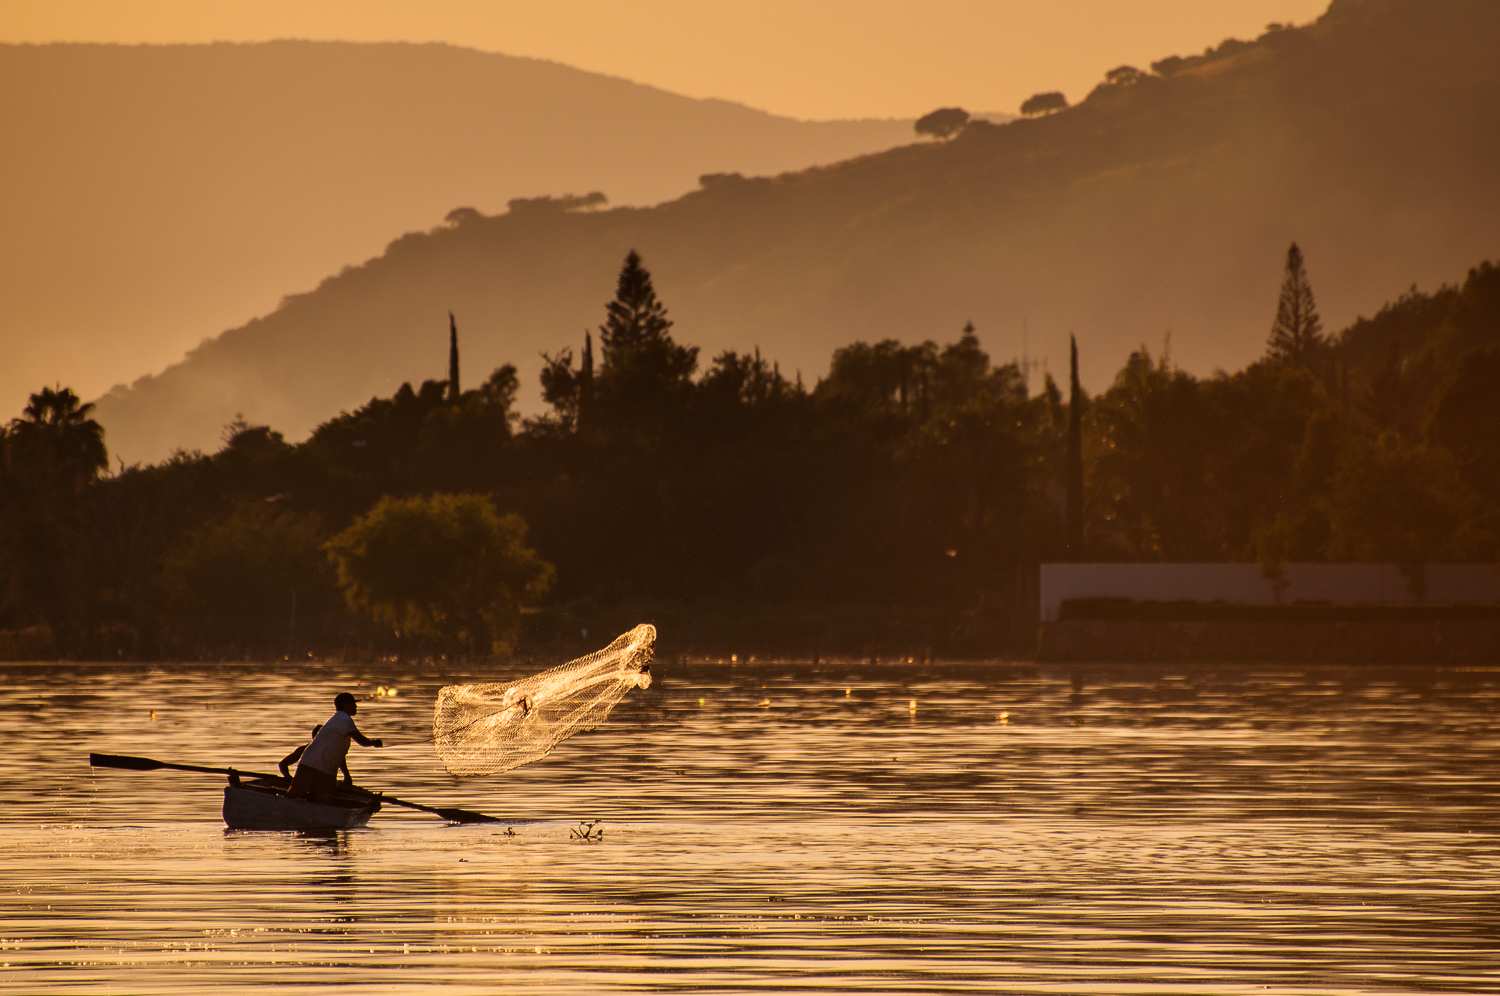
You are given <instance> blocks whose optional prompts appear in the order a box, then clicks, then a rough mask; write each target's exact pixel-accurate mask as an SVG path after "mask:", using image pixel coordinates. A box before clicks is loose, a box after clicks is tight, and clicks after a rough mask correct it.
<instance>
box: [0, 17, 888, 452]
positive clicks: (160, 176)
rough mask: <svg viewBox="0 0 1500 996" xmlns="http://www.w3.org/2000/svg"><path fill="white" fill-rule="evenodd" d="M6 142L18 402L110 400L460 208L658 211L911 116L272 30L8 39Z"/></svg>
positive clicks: (880, 136) (838, 152)
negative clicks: (73, 393)
mask: <svg viewBox="0 0 1500 996" xmlns="http://www.w3.org/2000/svg"><path fill="white" fill-rule="evenodd" d="M0 135H3V136H4V148H5V154H4V155H3V156H0V189H3V190H4V191H5V194H4V195H3V196H0V327H3V328H5V330H6V334H7V339H6V344H7V346H6V357H5V359H6V362H5V363H3V364H0V405H3V406H4V407H5V408H7V409H9V408H11V407H14V406H16V405H20V404H21V403H23V402H24V400H25V398H26V395H27V394H28V393H29V392H31V391H33V390H35V389H36V385H37V384H38V383H43V382H45V383H53V382H55V381H56V380H59V379H62V380H64V381H66V382H69V383H72V384H73V385H74V386H75V388H77V389H78V390H80V391H84V392H86V393H87V394H89V395H96V394H99V393H102V392H103V391H105V390H107V389H108V388H109V387H110V386H111V385H113V384H116V383H120V382H121V381H130V380H134V379H135V378H137V377H139V376H140V375H142V374H144V373H149V372H153V371H157V370H161V369H163V368H165V367H166V366H168V365H169V364H171V363H174V362H176V361H177V360H179V359H181V357H182V355H183V353H184V352H186V351H187V350H188V349H190V348H191V347H193V346H195V345H197V344H198V343H199V342H200V341H202V340H203V339H204V338H206V337H209V336H214V335H217V334H218V333H220V332H222V331H224V330H225V329H226V328H231V327H234V326H237V325H239V324H241V323H242V322H244V321H245V320H246V319H248V318H250V317H252V316H254V315H257V314H264V313H266V312H269V311H270V310H272V309H273V308H274V307H275V306H276V303H277V302H278V301H279V300H280V299H281V297H282V295H284V294H288V293H294V292H299V291H305V290H308V289H310V288H312V287H314V286H316V285H317V283H318V281H319V280H321V279H322V278H323V277H325V276H327V275H328V274H330V273H334V272H336V271H337V270H338V269H340V268H341V267H343V266H345V265H347V264H349V263H358V262H360V261H362V260H365V259H368V258H369V257H371V256H373V255H376V254H378V253H379V252H380V251H381V249H382V247H384V246H385V244H386V243H387V242H389V241H390V240H391V238H392V237H393V236H395V235H398V234H400V233H401V232H405V231H410V230H412V229H424V228H429V227H431V226H432V225H434V224H437V223H438V222H439V221H441V219H442V217H443V216H444V215H445V214H447V212H448V211H449V210H451V209H452V208H455V207H459V206H461V205H468V206H472V207H475V208H478V209H480V210H483V211H486V212H491V213H493V212H498V211H504V210H505V205H506V203H507V202H508V201H510V200H511V199H513V198H525V197H537V196H541V195H545V194H564V193H570V192H571V193H575V194H578V195H586V194H588V193H590V192H592V191H601V192H602V193H603V194H604V195H606V196H607V197H608V198H609V200H610V203H613V204H655V203H657V202H658V201H662V200H665V199H667V198H671V197H678V196H680V195H681V194H682V193H684V192H685V191H688V190H691V189H693V188H694V187H695V186H696V185H697V181H698V177H699V175H701V174H703V173H713V172H723V171H726V170H742V171H745V172H751V173H768V172H771V173H774V172H781V171H783V170H788V169H800V168H803V167H805V166H809V165H812V164H815V163H823V162H829V161H832V160H836V159H845V158H848V157H849V156H853V155H858V154H860V153H862V152H871V151H876V150H879V149H886V148H890V147H891V146H893V145H897V144H902V143H905V142H908V141H910V139H911V126H910V124H909V123H902V122H897V121H845V122H810V121H794V120H790V119H788V118H780V117H776V116H774V115H771V114H766V113H764V112H762V111H756V110H753V109H751V108H748V107H743V106H740V105H737V104H731V103H728V102H726V101H720V100H693V99H690V98H687V97H682V96H678V95H676V94H671V93H665V92H663V91H661V90H657V89H654V88H652V87H648V86H641V85H638V84H634V83H631V82H629V81H627V80H622V79H614V78H610V77H606V76H600V75H598V74H595V73H587V72H583V71H580V70H577V69H572V68H569V67H567V66H562V65H558V64H556V63H549V62H542V61H538V60H535V59H520V58H513V57H510V56H505V55H498V54H490V53H484V52H475V51H472V50H467V49H460V48H454V47H452V46H448V45H397V44H390V45H357V44H346V43H337V42H296V41H279V42H270V43H265V44H234V45H231V44H217V45H62V44H59V45H0ZM341 403H342V402H341ZM123 452H127V453H129V452H131V448H130V447H128V446H126V447H124V448H123ZM137 455H144V454H137Z"/></svg>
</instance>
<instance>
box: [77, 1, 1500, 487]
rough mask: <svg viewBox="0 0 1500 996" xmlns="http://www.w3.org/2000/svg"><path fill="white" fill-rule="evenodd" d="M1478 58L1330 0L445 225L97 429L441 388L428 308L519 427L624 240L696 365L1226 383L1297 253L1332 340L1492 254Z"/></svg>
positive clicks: (1452, 6)
mask: <svg viewBox="0 0 1500 996" xmlns="http://www.w3.org/2000/svg"><path fill="white" fill-rule="evenodd" d="M1496 51H1500V6H1497V5H1495V4H1493V3H1490V2H1488V0H1336V2H1335V3H1333V4H1332V6H1331V7H1330V9H1329V11H1328V13H1327V14H1326V15H1325V16H1324V17H1322V18H1321V19H1320V20H1319V21H1318V22H1316V23H1315V24H1312V25H1309V26H1305V27H1299V28H1286V29H1284V28H1279V27H1278V28H1277V29H1276V30H1272V31H1268V32H1267V33H1266V34H1265V35H1264V36H1262V37H1261V38H1259V39H1256V40H1254V41H1250V42H1235V41H1230V42H1226V43H1224V44H1222V45H1219V46H1216V47H1215V48H1214V49H1213V50H1212V51H1210V52H1207V53H1203V54H1201V55H1196V56H1192V57H1171V58H1166V59H1163V60H1161V61H1159V62H1158V63H1156V64H1155V66H1154V67H1139V68H1137V69H1132V68H1130V67H1120V68H1118V69H1114V70H1112V71H1111V72H1110V73H1109V74H1108V78H1107V80H1106V81H1105V82H1104V83H1102V84H1101V85H1100V86H1099V87H1098V88H1097V89H1096V90H1095V91H1094V92H1093V93H1091V94H1089V95H1088V96H1087V99H1084V100H1082V101H1079V102H1078V103H1076V104H1075V105H1074V106H1072V107H1070V108H1066V109H1063V110H1060V111H1054V112H1050V113H1040V114H1037V115H1035V116H1033V117H1030V118H1027V119H1023V120H1019V121H1016V122H1013V123H1010V124H1006V125H991V124H987V123H983V122H980V123H975V124H971V125H969V126H968V127H967V128H965V129H963V130H961V131H959V132H958V133H957V134H956V135H955V136H954V137H952V138H951V139H949V140H947V141H939V142H923V143H920V144H916V145H911V146H907V147H904V148H900V149H894V150H891V151H888V152H885V153H880V154H877V155H871V156H867V157H864V158H860V159H855V160H852V161H848V162H844V163H840V164H836V165H833V166H829V167H824V168H818V169H811V170H807V171H803V172H798V173H789V174H784V175H780V176H775V177H768V178H764V177H763V178H757V177H753V176H745V177H741V176H737V175H724V176H708V177H705V178H704V179H703V181H702V184H701V189H699V190H697V191H696V192H694V193H691V194H689V195H687V196H685V197H682V198H680V199H678V200H676V201H672V202H670V203H667V204H662V205H660V206H657V207H653V208H639V209H636V208H631V209H617V210H605V211H597V210H592V211H579V210H571V209H570V208H573V207H576V206H577V205H575V204H572V203H571V202H567V201H552V202H529V203H526V204H518V205H516V206H514V207H512V208H511V209H510V210H509V211H507V212H506V213H504V214H500V215H491V214H488V213H486V212H483V211H480V212H459V213H457V214H454V215H452V216H450V218H449V220H448V222H446V223H444V224H441V225H438V226H437V227H436V228H433V229H431V230H429V231H425V232H421V233H416V234H411V235H408V236H405V237H403V238H400V239H398V240H396V241H395V242H393V243H392V244H391V245H390V246H389V248H388V249H387V250H386V252H385V253H384V255H382V256H381V257H379V258H378V259H374V260H371V261H370V262H368V263H366V264H364V265H362V266H359V267H355V268H352V269H349V270H346V271H344V272H342V273H340V274H338V275H337V276H334V277H331V278H330V279H328V280H327V281H326V282H325V283H324V284H322V285H321V286H320V287H319V288H318V289H317V290H316V291H314V292H312V293H308V294H304V295H298V296H295V297H292V298H289V299H288V300H287V301H285V302H284V303H283V304H282V306H281V307H280V308H278V309H277V310H276V311H274V312H272V313H270V314H268V315H266V316H265V317H263V318H261V319H257V320H256V321H253V322H251V323H249V324H247V325H245V326H243V327H241V328H238V329H235V330H233V331H231V332H228V333H226V334H224V335H222V336H220V337H219V338H217V339H216V340H214V341H212V342H209V343H205V344H204V345H203V346H201V347H199V348H198V349H196V350H195V351H194V352H193V353H192V354H191V355H190V356H189V357H188V358H187V359H186V360H185V361H184V362H183V363H181V364H180V365H178V366H176V367H174V368H172V369H170V370H168V371H167V372H165V373H164V374H162V375H160V376H157V377H151V378H147V379H144V380H142V381H140V382H138V383H136V384H134V385H133V386H132V387H131V388H129V389H128V390H121V391H117V392H113V393H111V394H110V395H108V396H106V397H104V398H103V399H101V400H100V403H99V417H100V419H101V420H102V422H103V424H104V425H105V426H106V427H107V428H108V431H109V440H110V444H111V447H112V449H113V450H114V451H115V452H117V453H119V454H122V455H123V456H124V457H125V458H126V459H127V460H134V459H140V458H148V457H149V458H158V457H161V456H163V455H165V454H166V453H167V452H168V451H169V450H170V449H171V448H172V447H175V446H187V447H202V448H205V449H208V448H212V447H213V446H214V445H215V443H216V440H217V437H218V433H219V432H220V429H221V427H222V426H223V425H224V424H225V423H227V422H228V421H230V420H231V419H232V418H233V417H234V416H235V414H236V413H243V415H244V416H245V418H247V419H248V420H250V421H252V422H257V423H266V424H269V425H272V426H274V427H276V428H277V429H278V430H279V431H282V432H284V433H285V434H286V435H287V437H288V438H289V439H301V438H303V437H304V436H305V435H306V433H308V432H309V431H310V430H311V429H312V428H313V427H314V426H315V425H317V424H318V423H319V422H321V421H322V420H323V419H324V418H326V416H327V413H328V412H330V411H337V410H339V409H348V410H352V409H353V408H355V407H357V406H359V405H362V404H363V403H364V402H365V401H366V400H367V399H369V398H370V397H372V396H375V395H389V393H390V392H391V391H392V390H394V389H395V387H396V386H397V385H398V384H400V383H401V381H402V380H404V379H407V378H408V377H411V376H413V375H416V376H419V377H420V376H438V375H440V374H441V370H442V366H441V344H442V342H443V336H444V335H445V332H446V322H447V314H448V312H449V310H453V311H454V312H456V314H457V316H458V321H459V325H460V328H461V329H462V330H463V333H464V335H465V341H466V343H467V344H468V345H467V347H466V355H467V356H470V357H472V358H473V360H474V361H475V362H477V364H478V365H479V366H481V367H483V368H485V369H489V368H493V367H495V366H498V365H500V364H502V363H507V362H509V363H514V364H516V366H517V368H518V372H519V375H520V388H519V395H518V397H519V406H520V409H521V410H522V411H524V412H527V413H535V412H537V411H539V410H541V402H540V398H539V397H538V396H537V393H536V390H537V389H536V384H537V381H536V374H537V372H538V370H539V369H540V362H541V361H540V356H539V354H540V353H542V352H548V353H551V352H555V351H556V350H558V349H560V348H562V347H563V346H565V345H570V344H571V345H573V346H575V348H576V345H577V342H578V337H579V334H580V332H579V330H581V329H582V328H584V327H586V326H587V325H589V324H590V323H591V322H592V321H593V320H594V312H595V310H596V309H597V307H598V301H599V294H598V288H599V287H600V286H601V285H602V284H605V283H607V282H608V280H609V279H610V275H611V274H612V273H613V271H614V269H615V267H616V266H617V265H618V261H619V259H620V258H621V257H622V256H623V255H624V254H625V252H626V251H627V250H629V249H631V248H636V249H638V250H640V251H641V253H642V254H643V255H644V256H645V257H646V258H647V259H649V260H650V261H651V263H652V269H653V272H654V274H655V276H656V279H657V285H658V287H660V288H661V291H662V293H663V294H664V295H666V296H667V297H668V298H669V299H670V300H671V301H672V302H673V309H674V314H675V316H676V318H677V322H678V325H677V327H678V328H679V329H680V330H681V332H682V334H683V335H684V336H685V337H686V338H687V339H688V340H689V341H692V342H694V343H697V344H700V345H701V346H702V347H703V349H704V351H705V355H713V354H716V353H717V352H719V351H720V350H723V349H734V350H736V351H738V352H740V353H745V352H748V351H752V350H753V349H754V348H755V347H757V346H759V347H760V348H761V349H762V351H763V352H764V354H765V355H768V356H775V357H777V358H778V359H779V361H780V362H781V364H782V368H783V370H784V371H787V372H788V373H790V374H795V373H796V372H797V371H801V372H802V374H803V377H804V379H805V380H806V381H807V382H808V383H809V384H811V383H813V382H814V381H816V379H817V378H819V377H821V376H823V375H825V374H826V373H827V371H828V362H829V357H830V355H831V354H832V352H833V350H834V349H836V348H838V347H839V346H841V345H843V344H846V343H849V342H852V341H856V340H865V341H875V340H879V339H883V338H893V339H901V340H922V339H926V338H931V337H941V336H942V335H945V334H946V332H945V330H948V329H953V328H957V327H960V326H961V325H962V324H963V323H964V322H965V321H966V320H971V319H972V320H973V321H974V322H975V324H976V325H977V327H978V328H980V329H981V330H983V332H984V334H985V335H986V336H987V337H988V338H987V340H986V341H987V342H988V343H989V344H990V347H989V348H990V350H991V352H992V353H994V354H995V355H996V356H997V357H1000V358H1006V359H1009V358H1010V357H1019V356H1020V354H1021V353H1022V330H1023V329H1029V344H1030V345H1029V352H1030V354H1031V355H1032V356H1040V357H1043V358H1045V359H1046V360H1047V361H1048V362H1049V364H1050V369H1052V370H1053V371H1054V372H1055V371H1057V369H1058V367H1059V364H1060V362H1061V361H1062V359H1063V357H1065V356H1066V343H1067V335H1068V333H1069V332H1070V331H1071V332H1073V333H1076V335H1077V336H1078V338H1079V341H1080V343H1081V344H1082V345H1083V347H1084V350H1083V357H1084V367H1083V379H1084V382H1085V383H1086V384H1088V385H1093V386H1096V387H1097V386H1098V385H1101V384H1102V383H1103V382H1105V381H1106V380H1107V379H1108V378H1109V377H1111V376H1112V375H1113V372H1114V371H1115V370H1116V369H1118V367H1119V366H1120V364H1121V363H1123V362H1124V360H1125V359H1126V357H1127V356H1129V355H1130V353H1131V352H1133V351H1134V350H1136V349H1137V348H1138V347H1139V346H1140V345H1141V344H1142V343H1146V344H1148V345H1150V347H1151V348H1152V350H1153V351H1159V344H1161V343H1162V342H1163V341H1164V339H1165V337H1166V336H1167V334H1168V333H1170V336H1171V352H1172V356H1173V358H1174V360H1175V362H1176V363H1178V364H1180V365H1181V367H1182V368H1183V369H1185V370H1187V371H1191V372H1192V373H1193V374H1195V375H1197V376H1205V375H1208V374H1209V373H1211V372H1212V371H1213V370H1214V369H1215V368H1217V367H1222V368H1224V369H1238V368H1239V367H1242V366H1243V365H1245V364H1246V363H1248V362H1250V361H1252V360H1253V359H1254V358H1255V357H1256V356H1257V355H1258V354H1259V352H1260V350H1261V347H1262V344H1263V342H1264V336H1265V330H1266V328H1267V326H1268V324H1269V322H1270V320H1271V317H1272V314H1271V313H1270V312H1269V311H1268V310H1267V302H1268V301H1270V300H1272V299H1273V297H1274V291H1275V287H1276V281H1277V279H1278V272H1279V261H1280V259H1281V256H1282V253H1283V252H1284V250H1285V247H1286V245H1287V244H1288V243H1289V242H1291V241H1293V240H1295V241H1297V242H1298V243H1299V244H1300V245H1301V246H1302V248H1303V249H1304V250H1305V252H1306V258H1307V266H1308V271H1309V273H1310V274H1311V277H1312V280H1313V281H1314V284H1315V285H1316V287H1317V288H1318V293H1319V303H1320V305H1321V307H1322V309H1323V314H1324V316H1325V317H1326V319H1327V320H1328V322H1329V324H1330V326H1331V327H1336V328H1337V327H1342V326H1344V325H1346V324H1348V323H1349V322H1351V321H1352V320H1353V319H1355V317H1356V316H1358V315H1359V314H1361V313H1365V314H1368V313H1369V312H1370V311H1371V310H1373V309H1374V307H1376V305H1377V304H1378V302H1380V301H1383V300H1386V299H1388V297H1389V294H1390V288H1392V287H1400V286H1407V285H1410V284H1415V285H1417V286H1419V287H1422V288H1428V289H1430V288H1433V287H1436V286H1438V285H1439V284H1440V283H1442V282H1443V281H1445V280H1451V279H1452V278H1453V276H1454V275H1455V274H1458V273H1462V272H1463V271H1464V270H1465V269H1466V268H1467V267H1469V266H1470V265H1472V263H1473V261H1474V260H1477V259H1485V258H1490V257H1493V256H1495V255H1496V253H1497V252H1500V243H1497V238H1500V237H1497V234H1496V233H1497V232H1500V187H1497V185H1496V184H1495V183H1494V177H1495V176H1496V175H1500V129H1496V128H1495V127H1494V122H1495V121H1497V120H1500V60H1497V59H1496V58H1495V57H1494V53H1495V52H1496ZM1164 54H1166V53H1164ZM1104 68H1109V67H1101V69H1104ZM453 206H455V207H456V206H458V205H453ZM433 221H434V222H436V221H437V219H436V218H434V219H433Z"/></svg>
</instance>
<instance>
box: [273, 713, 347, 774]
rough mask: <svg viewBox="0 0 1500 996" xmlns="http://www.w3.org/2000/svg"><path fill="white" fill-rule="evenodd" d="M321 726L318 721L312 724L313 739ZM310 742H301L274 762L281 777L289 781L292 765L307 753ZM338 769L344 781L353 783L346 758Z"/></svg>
mask: <svg viewBox="0 0 1500 996" xmlns="http://www.w3.org/2000/svg"><path fill="white" fill-rule="evenodd" d="M322 728H323V724H322V723H319V724H318V725H317V726H314V727H313V728H312V735H313V738H314V739H316V738H317V736H318V731H319V730H321V729H322ZM311 743H312V740H309V741H308V742H307V743H305V744H303V745H302V746H301V747H298V748H297V749H296V750H294V751H292V752H291V753H290V754H288V755H287V756H286V757H284V758H282V759H281V760H280V761H277V762H276V767H278V768H280V769H281V777H282V778H285V779H287V780H289V781H290V780H291V777H292V765H294V764H296V763H297V762H298V761H300V760H302V755H303V754H305V753H307V748H308V746H309V745H310V744H311ZM339 770H340V771H341V772H343V774H344V781H346V782H348V783H349V784H350V785H353V784H354V776H353V775H351V774H349V762H348V761H347V760H346V761H344V763H343V764H341V765H340V766H339Z"/></svg>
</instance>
